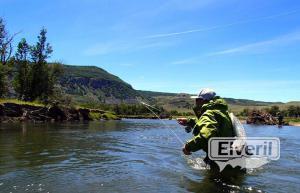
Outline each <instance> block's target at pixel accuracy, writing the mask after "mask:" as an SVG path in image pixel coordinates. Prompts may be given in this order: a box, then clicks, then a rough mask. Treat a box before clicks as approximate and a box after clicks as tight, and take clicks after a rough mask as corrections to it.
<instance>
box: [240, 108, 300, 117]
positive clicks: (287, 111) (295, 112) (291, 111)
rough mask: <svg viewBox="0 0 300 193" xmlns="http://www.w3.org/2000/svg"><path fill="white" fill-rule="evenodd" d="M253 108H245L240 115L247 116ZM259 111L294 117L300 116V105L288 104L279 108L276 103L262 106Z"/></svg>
mask: <svg viewBox="0 0 300 193" xmlns="http://www.w3.org/2000/svg"><path fill="white" fill-rule="evenodd" d="M254 110H255V109H249V108H245V109H244V110H243V111H242V112H241V113H240V116H248V115H249V114H250V113H251V112H252V111H254ZM261 111H263V112H266V113H269V114H271V115H272V116H278V114H281V115H283V116H286V117H294V118H298V117H300V106H296V105H290V106H288V107H287V108H284V109H283V108H280V107H279V106H277V105H274V106H271V107H268V108H264V109H262V110H261Z"/></svg>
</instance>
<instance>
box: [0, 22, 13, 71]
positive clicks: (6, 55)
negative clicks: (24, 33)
mask: <svg viewBox="0 0 300 193" xmlns="http://www.w3.org/2000/svg"><path fill="white" fill-rule="evenodd" d="M15 36H16V34H14V35H12V36H10V35H9V34H8V32H7V30H6V27H5V23H4V20H3V19H2V18H1V17H0V63H1V64H2V65H6V64H7V62H8V61H9V59H10V58H11V56H12V51H13V48H12V42H13V39H14V37H15Z"/></svg>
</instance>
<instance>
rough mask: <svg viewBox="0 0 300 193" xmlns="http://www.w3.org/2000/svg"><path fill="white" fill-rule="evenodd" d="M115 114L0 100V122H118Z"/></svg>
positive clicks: (81, 108) (87, 109)
mask: <svg viewBox="0 0 300 193" xmlns="http://www.w3.org/2000/svg"><path fill="white" fill-rule="evenodd" d="M118 119H120V118H119V117H118V116H117V115H116V114H114V113H113V112H110V111H104V110H101V109H90V108H85V107H80V105H79V106H76V107H74V106H68V105H60V104H58V105H57V104H47V105H46V104H43V103H41V102H38V101H33V102H28V101H22V100H18V99H3V98H2V99H0V122H8V121H9V122H13V121H26V120H28V121H34V122H36V121H39V122H48V121H79V120H90V121H93V120H95V121H96V120H118Z"/></svg>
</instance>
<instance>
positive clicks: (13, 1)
mask: <svg viewBox="0 0 300 193" xmlns="http://www.w3.org/2000/svg"><path fill="white" fill-rule="evenodd" d="M0 16H2V17H3V18H4V19H5V20H6V23H7V27H8V30H9V31H10V32H11V33H13V32H19V31H20V32H21V33H20V34H19V35H18V36H17V38H16V42H17V41H18V40H19V39H20V38H22V37H25V38H26V39H27V40H28V41H29V42H30V43H34V42H35V41H36V36H37V34H38V33H39V30H40V29H41V27H43V26H44V27H46V28H47V30H48V39H49V42H50V43H51V44H52V46H53V48H54V53H53V55H52V57H51V60H52V61H61V62H63V63H65V64H72V65H94V66H99V67H102V68H104V69H105V70H107V71H109V72H111V73H112V74H115V75H117V76H119V77H120V78H122V79H123V80H124V81H126V82H128V83H130V84H131V85H132V86H133V87H134V88H135V89H141V90H152V91H164V92H184V93H197V92H198V91H199V89H200V88H203V87H211V88H214V89H215V90H216V92H217V93H218V94H219V95H221V96H224V97H233V98H246V99H255V100H264V101H283V102H286V101H296V100H297V101H300V76H299V72H300V44H299V43H300V2H297V1H295V0H294V1H290V0H265V1H261V0H260V1H258V0H244V1H241V0H223V1H221V0H151V1H146V0H144V1H142V0H126V1H124V0H51V1H40V0H0Z"/></svg>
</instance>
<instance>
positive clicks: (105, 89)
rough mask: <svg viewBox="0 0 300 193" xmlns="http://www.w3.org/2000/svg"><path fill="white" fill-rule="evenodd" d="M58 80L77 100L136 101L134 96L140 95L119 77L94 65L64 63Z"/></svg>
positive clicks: (109, 102) (111, 102) (103, 101)
mask: <svg viewBox="0 0 300 193" xmlns="http://www.w3.org/2000/svg"><path fill="white" fill-rule="evenodd" d="M59 82H60V85H61V87H62V89H63V90H64V91H65V92H66V93H67V94H70V95H72V97H73V98H74V100H75V101H77V102H87V101H93V102H102V103H108V104H116V103H121V102H125V103H136V100H135V98H136V97H137V96H140V94H139V92H138V91H136V90H134V89H133V88H132V86H131V85H129V84H128V83H126V82H124V81H123V80H121V79H120V78H119V77H117V76H114V75H112V74H110V73H108V72H106V71H105V70H103V69H101V68H98V67H94V66H67V65H65V66H64V75H63V76H62V77H61V78H60V81H59Z"/></svg>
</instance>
